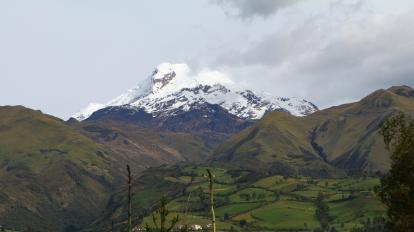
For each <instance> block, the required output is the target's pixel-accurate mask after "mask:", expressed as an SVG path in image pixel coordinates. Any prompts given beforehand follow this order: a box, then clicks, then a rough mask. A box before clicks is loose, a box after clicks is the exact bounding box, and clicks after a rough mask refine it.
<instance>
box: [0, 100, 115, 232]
mask: <svg viewBox="0 0 414 232" xmlns="http://www.w3.org/2000/svg"><path fill="white" fill-rule="evenodd" d="M114 180H115V179H114V177H113V176H112V175H111V172H110V167H109V157H108V154H107V153H105V150H103V149H102V148H101V147H100V146H99V145H97V144H96V143H94V142H93V141H91V140H90V139H88V138H86V137H84V136H82V135H80V134H79V133H77V132H76V131H74V130H72V129H71V128H69V127H67V126H66V125H65V124H64V123H63V122H62V121H61V120H59V119H57V118H54V117H51V116H48V115H44V114H42V113H41V112H38V111H33V110H30V109H27V108H24V107H0V185H1V186H2V190H1V193H0V224H2V225H6V226H8V227H15V228H17V229H19V228H20V229H23V228H29V227H30V228H31V230H33V231H46V230H54V231H63V230H64V229H70V228H77V227H80V226H83V225H85V224H88V223H89V222H90V221H91V220H92V219H93V218H94V217H96V216H97V215H98V214H99V213H100V211H101V210H102V209H103V207H102V206H104V205H105V204H106V202H107V200H108V198H109V194H110V191H111V188H110V185H111V183H112V182H113V181H114Z"/></svg>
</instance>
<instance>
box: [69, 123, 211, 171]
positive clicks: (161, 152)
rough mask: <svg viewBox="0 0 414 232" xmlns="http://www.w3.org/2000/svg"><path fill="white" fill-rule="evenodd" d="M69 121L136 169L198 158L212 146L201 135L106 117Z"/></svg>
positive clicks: (204, 156)
mask: <svg viewBox="0 0 414 232" xmlns="http://www.w3.org/2000/svg"><path fill="white" fill-rule="evenodd" d="M70 125H71V126H72V127H74V128H75V129H76V130H77V131H79V132H81V133H82V134H84V135H85V136H87V137H89V138H91V139H93V140H94V141H96V142H98V143H99V144H102V145H103V146H104V147H105V148H106V149H107V150H110V151H111V152H112V153H113V154H114V156H116V157H117V163H118V164H119V165H121V166H122V167H124V166H125V165H126V164H129V165H131V166H132V168H133V170H135V171H142V170H144V169H146V168H147V167H153V166H159V165H161V164H172V163H177V162H181V161H187V162H200V161H202V160H204V159H205V158H206V156H207V154H209V153H210V152H211V149H212V148H211V147H209V146H207V145H205V144H204V142H203V141H202V139H201V138H199V137H197V136H193V135H190V134H187V133H179V132H177V133H175V132H168V131H159V130H151V129H148V128H143V127H140V126H137V125H133V124H122V123H117V122H114V121H109V120H107V121H97V122H89V121H88V122H81V123H70Z"/></svg>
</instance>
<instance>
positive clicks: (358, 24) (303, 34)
mask: <svg viewBox="0 0 414 232" xmlns="http://www.w3.org/2000/svg"><path fill="white" fill-rule="evenodd" d="M412 13H413V12H407V13H405V14H400V15H391V14H387V15H385V14H377V13H375V12H373V11H371V9H370V8H369V6H367V5H365V4H363V2H362V1H355V2H354V3H349V2H347V3H344V2H343V1H336V2H335V3H334V4H330V6H329V7H328V8H327V9H326V10H325V11H322V12H320V13H318V14H313V15H312V14H308V13H305V12H301V11H299V10H290V11H286V12H283V13H282V12H281V13H280V14H278V15H277V17H275V20H281V21H283V23H285V24H284V25H285V28H286V29H285V30H275V31H272V32H271V33H269V34H268V35H266V36H263V37H262V38H261V39H259V40H257V41H255V42H252V43H251V44H249V45H248V46H247V48H246V49H243V50H240V49H237V48H229V49H228V50H225V51H223V52H222V55H221V56H219V57H218V58H217V59H215V60H214V62H213V63H212V64H213V65H214V66H217V67H219V68H220V69H222V70H226V71H227V72H230V73H232V74H233V76H236V77H238V79H239V81H241V82H243V83H252V84H253V85H255V86H256V88H259V89H265V90H266V91H269V92H273V93H276V94H278V95H292V96H298V95H299V96H301V97H306V98H308V99H310V100H311V101H314V102H315V103H316V104H318V105H320V106H322V107H325V106H329V105H331V104H337V103H338V102H342V101H345V99H346V100H349V99H353V100H357V99H358V98H360V97H362V96H364V95H366V94H368V93H369V92H370V91H373V90H375V89H377V88H382V87H388V86H391V85H400V84H407V85H411V86H413V85H414V42H413V41H414V27H412V25H414V14H412Z"/></svg>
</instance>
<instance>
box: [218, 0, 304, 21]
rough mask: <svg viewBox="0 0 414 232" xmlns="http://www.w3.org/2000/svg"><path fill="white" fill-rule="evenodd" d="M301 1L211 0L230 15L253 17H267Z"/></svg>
mask: <svg viewBox="0 0 414 232" xmlns="http://www.w3.org/2000/svg"><path fill="white" fill-rule="evenodd" d="M299 1H301V0H211V3H212V4H216V5H219V6H221V7H222V8H223V9H224V10H225V12H226V14H227V15H228V16H232V17H236V18H241V19H251V18H255V17H263V18H266V17H268V16H270V15H272V14H274V13H276V12H277V11H278V10H280V9H283V8H286V7H288V6H291V5H293V4H296V3H297V2H299Z"/></svg>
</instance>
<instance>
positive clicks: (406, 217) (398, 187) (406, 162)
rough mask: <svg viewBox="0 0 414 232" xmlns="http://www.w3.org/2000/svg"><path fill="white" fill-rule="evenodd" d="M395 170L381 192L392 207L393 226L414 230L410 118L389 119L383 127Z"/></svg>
mask: <svg viewBox="0 0 414 232" xmlns="http://www.w3.org/2000/svg"><path fill="white" fill-rule="evenodd" d="M381 134H382V135H383V136H384V142H385V144H386V148H387V149H388V150H389V151H390V152H391V169H390V171H389V173H388V174H386V175H385V176H384V177H383V178H382V179H381V185H380V186H379V187H378V188H377V192H378V194H379V196H380V197H381V200H382V201H383V202H384V203H385V204H386V205H387V206H388V217H389V219H390V226H391V227H392V228H393V229H394V230H395V231H412V229H413V228H414V120H413V118H411V117H410V116H408V115H405V114H402V113H400V114H399V115H397V116H395V117H393V118H391V119H388V120H387V121H385V122H384V124H383V125H382V126H381Z"/></svg>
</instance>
